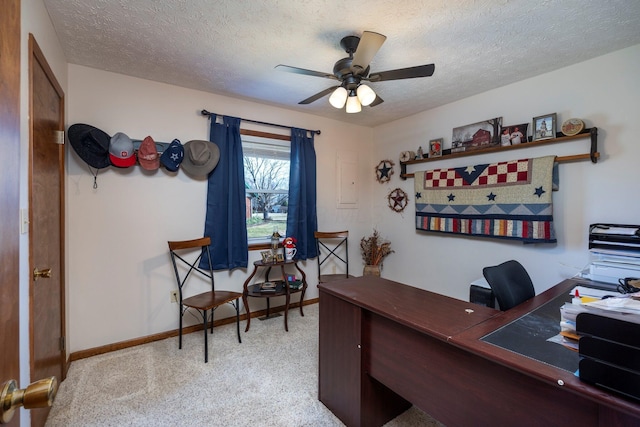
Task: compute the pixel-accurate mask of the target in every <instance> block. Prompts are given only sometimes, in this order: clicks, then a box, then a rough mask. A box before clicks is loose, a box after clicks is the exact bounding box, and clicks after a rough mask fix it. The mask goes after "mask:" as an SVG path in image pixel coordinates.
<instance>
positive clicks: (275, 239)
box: [271, 227, 282, 263]
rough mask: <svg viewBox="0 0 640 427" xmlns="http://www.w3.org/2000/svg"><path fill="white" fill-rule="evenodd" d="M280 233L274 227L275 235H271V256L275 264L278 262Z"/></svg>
mask: <svg viewBox="0 0 640 427" xmlns="http://www.w3.org/2000/svg"><path fill="white" fill-rule="evenodd" d="M280 237H282V236H280V233H278V229H277V228H276V227H273V234H272V235H271V256H272V258H273V262H274V263H275V262H277V260H278V245H280Z"/></svg>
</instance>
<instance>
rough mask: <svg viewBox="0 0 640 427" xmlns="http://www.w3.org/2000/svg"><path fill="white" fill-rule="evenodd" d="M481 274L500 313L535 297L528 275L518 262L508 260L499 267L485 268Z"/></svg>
mask: <svg viewBox="0 0 640 427" xmlns="http://www.w3.org/2000/svg"><path fill="white" fill-rule="evenodd" d="M482 274H483V275H484V278H485V279H487V282H489V286H491V290H492V291H493V294H494V295H495V297H496V299H497V300H498V304H499V305H500V310H502V311H506V310H509V309H510V308H512V307H515V306H516V305H518V304H520V303H522V302H524V301H526V300H528V299H530V298H533V297H534V296H535V295H536V291H535V289H534V287H533V283H532V282H531V277H529V273H527V270H525V268H524V267H523V266H522V264H520V263H519V262H518V261H515V260H510V261H506V262H503V263H502V264H500V265H495V266H492V267H485V268H483V269H482Z"/></svg>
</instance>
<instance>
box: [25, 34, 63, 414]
mask: <svg viewBox="0 0 640 427" xmlns="http://www.w3.org/2000/svg"><path fill="white" fill-rule="evenodd" d="M29 78H30V82H29V83H30V94H31V97H30V98H31V99H30V101H31V105H30V117H31V121H30V128H31V129H30V136H31V138H30V143H31V144H30V153H29V160H30V162H29V208H30V209H29V223H30V230H29V260H30V262H29V267H30V271H31V272H34V274H33V275H32V277H31V288H30V297H31V302H30V306H31V310H30V314H31V334H30V336H31V337H30V339H31V378H32V379H33V380H37V379H41V378H46V377H51V376H55V377H56V378H58V381H62V380H63V379H64V377H65V373H66V372H65V371H66V369H65V364H66V357H65V350H64V330H65V323H64V145H63V144H64V138H61V133H60V132H61V131H63V130H64V93H63V92H62V88H61V87H60V85H59V84H58V82H57V80H56V78H55V76H54V75H53V72H52V71H51V68H50V67H49V65H48V64H47V61H46V59H45V58H44V55H43V54H42V51H41V50H40V48H39V47H38V44H37V43H36V41H35V39H34V38H33V35H29ZM49 269H50V274H49V277H46V275H45V277H39V278H38V277H37V275H36V274H35V271H36V270H38V271H47V270H49ZM48 414H49V408H44V409H34V410H32V411H31V425H32V426H42V425H44V422H45V421H46V418H47V415H48Z"/></svg>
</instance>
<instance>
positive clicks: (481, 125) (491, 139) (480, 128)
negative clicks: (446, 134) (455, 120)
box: [451, 117, 502, 153]
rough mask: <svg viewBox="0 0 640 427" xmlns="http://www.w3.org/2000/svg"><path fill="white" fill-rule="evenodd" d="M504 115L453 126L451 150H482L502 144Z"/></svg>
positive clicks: (454, 151)
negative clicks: (500, 134)
mask: <svg viewBox="0 0 640 427" xmlns="http://www.w3.org/2000/svg"><path fill="white" fill-rule="evenodd" d="M501 125H502V117H495V118H493V119H487V120H484V121H482V122H478V123H473V124H470V125H466V126H459V127H457V128H453V135H452V139H451V152H452V153H457V152H460V151H470V150H481V149H483V148H489V147H493V146H496V145H499V144H500V136H499V135H498V132H499V131H500V127H501Z"/></svg>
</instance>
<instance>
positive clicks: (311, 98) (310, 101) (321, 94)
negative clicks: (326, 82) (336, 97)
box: [298, 86, 340, 104]
mask: <svg viewBox="0 0 640 427" xmlns="http://www.w3.org/2000/svg"><path fill="white" fill-rule="evenodd" d="M339 87H340V86H333V87H330V88H327V89H325V90H323V91H322V92H318V93H316V94H315V95H313V96H310V97H309V98H307V99H305V100H303V101H300V102H298V104H311V103H312V102H313V101H317V100H318V99H320V98H322V97H323V96H327V95H329V94H330V93H331V92H333V91H334V90H336V89H337V88H339Z"/></svg>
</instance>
